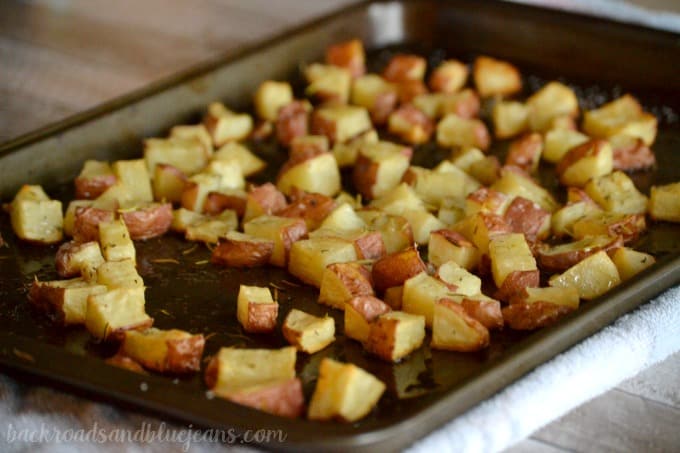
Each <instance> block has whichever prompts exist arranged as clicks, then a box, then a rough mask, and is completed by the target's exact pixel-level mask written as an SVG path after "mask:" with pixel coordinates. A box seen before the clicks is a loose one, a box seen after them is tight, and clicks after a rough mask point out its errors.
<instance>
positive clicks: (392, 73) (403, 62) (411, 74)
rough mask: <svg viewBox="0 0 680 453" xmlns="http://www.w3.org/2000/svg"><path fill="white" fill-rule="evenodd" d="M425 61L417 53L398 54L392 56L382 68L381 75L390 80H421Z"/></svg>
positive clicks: (425, 64) (423, 74)
mask: <svg viewBox="0 0 680 453" xmlns="http://www.w3.org/2000/svg"><path fill="white" fill-rule="evenodd" d="M426 68H427V62H426V61H425V59H424V58H423V57H419V56H417V55H406V54H398V55H395V56H393V57H392V58H391V59H390V61H389V62H388V63H387V66H386V67H385V69H384V70H383V77H385V79H387V80H389V81H390V82H397V83H399V82H406V81H409V80H423V77H424V76H425V69H426Z"/></svg>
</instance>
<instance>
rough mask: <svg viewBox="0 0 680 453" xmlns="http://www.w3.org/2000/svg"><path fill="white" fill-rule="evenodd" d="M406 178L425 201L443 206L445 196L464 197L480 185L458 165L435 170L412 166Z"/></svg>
mask: <svg viewBox="0 0 680 453" xmlns="http://www.w3.org/2000/svg"><path fill="white" fill-rule="evenodd" d="M404 179H405V180H406V179H408V180H409V182H410V183H411V184H412V185H413V190H414V191H415V192H416V194H417V195H418V197H420V198H421V199H422V200H423V201H424V202H425V203H427V204H429V205H433V206H441V204H442V203H443V202H444V199H445V198H464V197H465V196H466V195H468V194H469V193H471V192H474V191H475V190H477V189H478V188H479V187H480V184H479V182H478V181H477V180H476V179H474V178H473V177H472V176H469V175H468V174H467V173H465V172H464V171H462V170H461V169H459V168H458V167H456V166H446V167H444V166H440V167H437V168H436V169H435V170H434V171H433V170H429V169H426V168H422V167H415V166H411V167H410V168H409V170H408V171H407V173H406V175H405V176H404Z"/></svg>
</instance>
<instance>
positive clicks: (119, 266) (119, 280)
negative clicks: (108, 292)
mask: <svg viewBox="0 0 680 453" xmlns="http://www.w3.org/2000/svg"><path fill="white" fill-rule="evenodd" d="M97 283H99V284H100V285H106V287H107V288H109V289H116V288H143V287H144V281H143V280H142V277H141V276H140V275H139V273H138V272H137V268H136V267H135V262H134V261H133V260H131V259H127V260H120V261H106V262H104V263H102V264H100V265H99V267H97Z"/></svg>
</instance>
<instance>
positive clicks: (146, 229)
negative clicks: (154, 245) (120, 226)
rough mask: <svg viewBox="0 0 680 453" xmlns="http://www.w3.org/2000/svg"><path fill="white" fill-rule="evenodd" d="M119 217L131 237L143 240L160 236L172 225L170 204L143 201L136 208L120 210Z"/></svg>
mask: <svg viewBox="0 0 680 453" xmlns="http://www.w3.org/2000/svg"><path fill="white" fill-rule="evenodd" d="M120 218H121V219H122V220H123V222H125V226H126V227H127V229H128V232H129V234H130V238H131V239H134V240H145V239H150V238H154V237H157V236H162V235H163V234H165V233H166V232H167V231H168V230H169V229H170V226H171V225H172V204H170V203H145V204H143V205H141V206H139V207H138V208H135V209H132V210H129V209H128V210H125V211H122V212H121V213H120ZM100 229H101V224H100Z"/></svg>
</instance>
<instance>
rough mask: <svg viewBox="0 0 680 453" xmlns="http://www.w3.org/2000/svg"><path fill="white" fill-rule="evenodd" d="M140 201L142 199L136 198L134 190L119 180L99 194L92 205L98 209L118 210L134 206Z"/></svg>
mask: <svg viewBox="0 0 680 453" xmlns="http://www.w3.org/2000/svg"><path fill="white" fill-rule="evenodd" d="M139 202H140V200H137V199H135V194H134V193H133V191H132V190H131V189H130V188H129V187H128V186H126V185H125V184H123V183H122V182H120V181H118V182H116V183H115V184H114V185H112V186H111V187H109V188H108V189H106V190H105V191H104V193H102V194H101V195H99V197H97V199H96V200H95V201H94V203H92V206H93V207H95V208H98V209H108V210H117V209H126V208H129V207H134V206H135V205H136V204H137V203H139Z"/></svg>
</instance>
